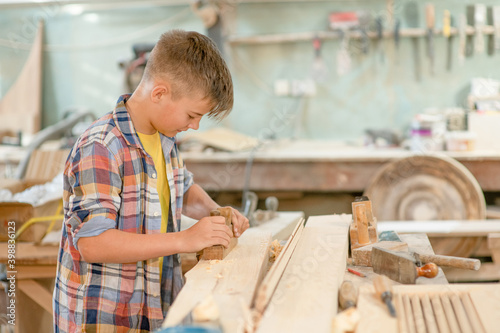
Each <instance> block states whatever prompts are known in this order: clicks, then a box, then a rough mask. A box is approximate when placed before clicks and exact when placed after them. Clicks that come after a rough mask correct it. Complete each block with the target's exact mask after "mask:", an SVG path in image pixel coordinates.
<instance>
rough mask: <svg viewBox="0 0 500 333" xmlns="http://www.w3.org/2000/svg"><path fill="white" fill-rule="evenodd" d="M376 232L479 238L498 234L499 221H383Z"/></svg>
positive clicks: (379, 223) (499, 230)
mask: <svg viewBox="0 0 500 333" xmlns="http://www.w3.org/2000/svg"><path fill="white" fill-rule="evenodd" d="M377 228H378V232H382V231H386V230H394V231H396V232H397V233H398V234H402V233H426V234H427V236H428V237H480V236H487V235H488V234H489V233H492V232H500V220H463V221H461V220H447V221H384V222H378V224H377Z"/></svg>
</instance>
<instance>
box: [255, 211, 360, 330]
mask: <svg viewBox="0 0 500 333" xmlns="http://www.w3.org/2000/svg"><path fill="white" fill-rule="evenodd" d="M350 221H351V215H325V216H314V217H310V218H309V219H308V221H307V223H306V226H305V227H304V230H303V231H302V235H301V236H300V239H299V242H298V244H297V247H296V248H295V251H294V252H293V254H292V257H291V258H290V261H289V263H288V266H287V267H286V269H285V271H284V273H283V276H282V277H281V279H280V281H279V283H278V286H277V288H276V291H275V293H274V295H273V297H272V299H271V302H270V303H269V305H268V307H267V309H266V311H265V312H264V316H263V317H262V320H261V322H260V324H259V326H258V327H257V332H329V331H330V330H331V324H332V319H333V317H334V315H335V314H336V313H337V295H338V288H339V286H340V284H341V282H342V277H343V275H344V271H345V267H346V259H347V249H348V237H347V235H348V228H349V223H350Z"/></svg>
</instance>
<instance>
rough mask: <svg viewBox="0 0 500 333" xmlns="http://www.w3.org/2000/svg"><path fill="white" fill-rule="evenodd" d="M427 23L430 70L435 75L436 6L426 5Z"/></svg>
mask: <svg viewBox="0 0 500 333" xmlns="http://www.w3.org/2000/svg"><path fill="white" fill-rule="evenodd" d="M425 21H426V25H427V57H428V58H429V68H430V73H431V75H434V25H435V15H434V5H433V4H430V3H428V4H426V5H425Z"/></svg>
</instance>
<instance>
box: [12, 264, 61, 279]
mask: <svg viewBox="0 0 500 333" xmlns="http://www.w3.org/2000/svg"><path fill="white" fill-rule="evenodd" d="M56 268H57V266H56V265H40V266H38V265H29V266H25V265H16V269H17V275H16V278H17V279H18V280H26V279H48V278H55V277H56V272H57V269H56Z"/></svg>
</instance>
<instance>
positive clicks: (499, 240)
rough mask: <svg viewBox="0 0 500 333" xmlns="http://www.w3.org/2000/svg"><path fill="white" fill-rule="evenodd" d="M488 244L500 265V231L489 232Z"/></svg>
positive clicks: (492, 256)
mask: <svg viewBox="0 0 500 333" xmlns="http://www.w3.org/2000/svg"><path fill="white" fill-rule="evenodd" d="M487 244H488V249H489V250H490V253H491V258H492V259H493V262H494V263H497V264H499V265H500V233H498V232H492V233H490V234H488V241H487Z"/></svg>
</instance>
